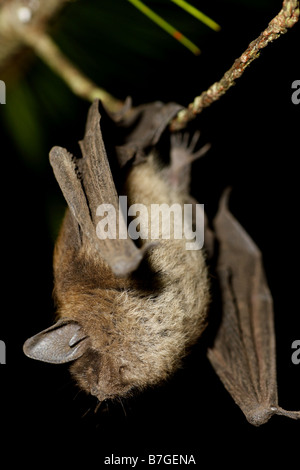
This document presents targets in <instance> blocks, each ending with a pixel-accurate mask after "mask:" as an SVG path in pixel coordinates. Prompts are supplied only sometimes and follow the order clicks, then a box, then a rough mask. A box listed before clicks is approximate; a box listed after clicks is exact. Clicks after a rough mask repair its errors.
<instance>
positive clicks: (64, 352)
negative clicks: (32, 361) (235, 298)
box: [25, 119, 209, 401]
mask: <svg viewBox="0 0 300 470" xmlns="http://www.w3.org/2000/svg"><path fill="white" fill-rule="evenodd" d="M98 121H99V119H98ZM83 146H84V143H83V144H82V148H83ZM86 158H89V157H86ZM64 162H65V163H64ZM51 163H52V165H53V167H54V171H56V174H58V180H59V179H60V177H61V174H62V173H63V174H64V175H65V173H67V171H69V169H70V168H71V170H72V168H73V167H72V165H73V164H74V159H70V158H69V155H68V154H67V153H66V152H65V151H64V150H63V149H57V148H56V149H55V150H54V151H53V154H52V157H51ZM98 163H99V165H100V168H99V171H100V172H101V171H104V169H103V168H104V167H103V168H101V161H99V162H98ZM76 164H78V165H80V172H81V177H82V186H83V189H84V190H85V194H86V197H87V200H88V202H89V209H90V211H89V212H90V214H91V218H92V222H93V227H94V228H95V226H96V222H97V218H96V217H95V210H94V209H95V207H96V199H95V204H94V206H93V202H92V198H91V197H90V198H89V196H90V194H92V193H91V191H92V190H93V192H95V191H96V190H95V186H96V185H97V181H96V182H92V183H93V184H92V183H91V181H90V178H91V175H90V174H88V170H87V168H88V167H87V165H88V163H85V162H84V161H83V163H82V162H80V161H78V162H76ZM68 165H69V166H68ZM84 165H86V168H85V167H84ZM73 166H74V165H73ZM57 168H58V170H57ZM71 170H70V173H67V174H68V175H71V176H69V177H68V180H67V181H65V179H64V180H63V182H62V183H60V185H61V187H62V190H63V192H64V194H65V197H66V199H67V201H68V204H69V207H70V209H68V211H67V214H66V216H65V219H64V222H63V225H62V228H61V232H60V235H59V238H58V240H57V244H56V247H55V255H54V281H55V287H54V294H55V300H56V304H57V317H58V318H57V320H58V322H57V323H56V325H54V326H53V327H50V328H49V329H48V330H45V331H44V332H41V333H39V334H38V335H36V336H34V337H33V338H31V339H29V340H28V341H27V342H26V344H25V352H26V354H28V355H29V356H31V357H34V358H36V359H40V360H44V361H48V362H54V363H61V362H68V361H74V362H73V364H72V365H71V373H72V374H73V376H74V377H75V379H76V381H77V383H78V384H79V386H80V387H81V388H82V389H84V390H85V391H87V392H88V393H91V394H92V395H95V396H97V398H98V399H99V400H100V401H103V400H105V399H107V398H113V397H117V396H124V395H127V394H128V393H130V391H131V390H133V389H136V388H138V389H142V388H144V387H146V386H147V385H153V384H157V383H159V382H160V381H162V380H164V379H165V378H167V377H168V376H169V375H170V374H171V373H172V372H174V370H175V369H176V368H177V367H178V365H179V364H180V361H181V359H182V358H183V356H184V355H185V354H186V352H187V350H188V348H189V346H191V345H192V344H193V343H194V342H195V341H196V340H197V339H198V337H199V336H200V334H201V332H202V331H203V329H204V327H205V323H206V311H207V306H208V301H209V288H208V276H207V270H206V264H205V259H204V255H203V251H202V250H199V249H198V250H187V249H186V242H187V240H186V239H185V238H184V236H183V238H181V239H174V234H173V231H172V230H171V236H170V239H168V240H165V239H159V240H156V242H155V243H154V244H153V245H152V246H150V248H148V249H147V251H146V250H145V251H144V253H145V254H144V257H143V259H142V261H141V262H140V264H139V265H138V267H137V269H134V270H132V271H131V272H129V273H127V275H126V276H120V275H119V269H120V268H119V264H118V263H115V261H113V266H116V265H117V264H118V267H117V268H116V269H115V271H117V275H116V274H115V273H114V270H113V269H112V267H111V265H110V263H109V259H107V258H106V259H104V258H103V256H102V255H101V251H99V246H100V250H101V243H102V242H103V243H104V241H103V240H96V238H95V237H94V235H92V234H91V231H89V230H86V229H85V226H86V225H87V221H86V219H83V216H82V212H83V209H82V205H81V206H79V205H77V199H76V200H74V187H77V186H76V185H77V180H76V181H75V180H74V184H73V183H70V180H71V181H72V179H73V176H72V175H73V173H71ZM72 171H73V170H72ZM172 171H173V169H172V166H171V167H170V169H169V176H170V177H169V176H168V171H166V169H164V170H163V169H161V168H160V167H159V166H157V164H156V161H155V157H154V155H150V156H149V157H148V158H147V159H146V160H145V161H144V162H143V163H139V164H138V165H135V166H132V167H131V169H130V170H129V172H128V175H127V178H126V180H125V185H124V193H125V194H126V195H127V197H128V206H130V205H132V204H135V203H139V204H143V205H144V206H145V207H147V208H148V209H149V214H150V206H151V205H152V204H162V203H166V204H168V205H172V204H173V203H178V204H180V205H181V207H183V204H184V203H186V202H187V196H188V194H187V193H186V192H185V191H184V190H183V188H182V178H180V177H179V179H178V178H175V179H174V175H173V174H172ZM176 171H177V169H176ZM182 174H183V179H184V181H186V175H185V172H183V173H182ZM94 177H95V175H94V176H93V178H94ZM64 178H65V177H64ZM177 179H178V181H177ZM174 181H175V183H174ZM179 183H180V184H179ZM70 184H71V190H69V186H68V185H70ZM105 184H106V183H104V187H105ZM91 188H92V189H91ZM75 189H76V188H75ZM102 189H103V188H102ZM78 191H80V189H79V186H78ZM93 194H94V193H93ZM76 197H77V196H76ZM71 199H72V201H71ZM100 199H101V198H100ZM104 199H105V194H104ZM70 201H71V202H70ZM82 201H83V199H82ZM99 202H106V203H111V202H112V201H111V200H106V201H105V200H103V201H102V200H99ZM81 204H82V203H81ZM84 217H86V216H84ZM82 220H83V222H81V221H82ZM154 222H156V221H154V220H151V219H150V224H149V220H146V219H145V220H141V219H140V227H139V231H140V233H141V244H142V246H141V249H140V250H137V251H139V252H140V251H142V250H143V246H146V245H147V246H149V242H150V243H151V231H149V225H150V227H151V224H152V223H154ZM175 223H176V219H175ZM180 223H181V222H180ZM190 224H192V221H190ZM146 231H148V239H146V240H143V234H145V236H146ZM183 235H184V234H183ZM160 236H161V232H160ZM110 242H111V243H112V247H114V244H113V243H114V242H115V243H116V245H115V246H116V250H118V247H117V243H118V240H110ZM98 243H99V246H98ZM128 243H129V242H128ZM130 243H132V245H133V242H132V241H130ZM130 249H131V248H130ZM122 250H123V248H122V249H121V252H122V253H123V251H122ZM132 252H133V253H135V252H134V251H132ZM122 253H121V254H122ZM134 256H135V254H134ZM111 257H112V258H113V259H114V260H115V259H119V258H117V257H116V256H115V253H114V252H113V254H112V255H111ZM121 264H122V263H121ZM129 264H130V263H129ZM123 265H124V263H123V264H122V266H123Z"/></svg>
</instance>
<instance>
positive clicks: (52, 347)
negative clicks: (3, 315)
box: [23, 319, 89, 364]
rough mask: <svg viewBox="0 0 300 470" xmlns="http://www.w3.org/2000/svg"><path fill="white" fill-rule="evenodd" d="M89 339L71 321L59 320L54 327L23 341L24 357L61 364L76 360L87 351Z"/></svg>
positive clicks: (79, 327)
mask: <svg viewBox="0 0 300 470" xmlns="http://www.w3.org/2000/svg"><path fill="white" fill-rule="evenodd" d="M88 343H89V338H88V336H87V335H86V334H84V332H83V331H82V329H81V326H80V325H79V324H78V323H77V322H74V321H73V320H68V319H64V320H59V321H58V322H57V323H55V325H53V326H51V327H50V328H47V329H46V330H43V331H41V332H40V333H38V334H36V335H35V336H32V337H31V338H29V339H27V341H25V343H24V346H23V351H24V353H25V354H26V356H28V357H30V358H32V359H37V360H38V361H43V362H50V363H52V364H63V363H65V362H70V361H74V360H75V359H78V358H79V357H80V356H82V354H83V353H84V352H85V350H86V349H87V346H88Z"/></svg>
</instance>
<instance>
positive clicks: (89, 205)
mask: <svg viewBox="0 0 300 470" xmlns="http://www.w3.org/2000/svg"><path fill="white" fill-rule="evenodd" d="M80 146H81V150H82V154H83V158H81V159H76V158H75V157H74V156H72V155H71V154H69V153H68V152H67V150H65V149H63V148H61V147H54V148H53V149H52V150H51V152H50V162H51V165H52V167H53V170H54V174H55V177H56V179H57V181H58V183H59V185H60V188H61V190H62V192H63V195H64V197H65V199H66V201H67V203H68V206H69V208H70V210H71V212H72V214H73V216H74V217H75V219H76V221H77V222H78V224H79V226H80V227H81V230H82V232H83V233H84V234H85V235H86V236H87V237H88V238H89V240H90V242H91V244H92V246H93V247H94V248H96V249H97V250H98V251H99V252H100V254H101V256H102V258H103V259H104V260H105V261H107V263H108V264H109V265H110V267H111V268H112V270H113V272H114V273H115V274H116V275H118V276H126V275H127V274H129V273H130V272H132V271H133V270H134V269H136V268H137V266H138V265H139V263H140V262H141V260H142V258H143V250H139V249H138V248H137V247H136V245H135V244H134V242H133V241H132V240H131V239H130V238H129V237H128V236H126V235H125V236H124V233H125V231H126V230H127V228H126V226H125V221H124V219H123V215H122V213H120V212H121V211H120V209H119V199H118V194H117V191H116V187H115V184H114V180H113V177H112V173H111V170H110V166H109V162H108V159H107V155H106V151H105V147H104V143H103V139H102V134H101V130H100V113H99V110H98V102H97V101H95V102H94V103H93V104H92V106H91V107H90V110H89V114H88V119H87V124H86V132H85V136H84V139H83V140H82V141H81V142H80ZM78 168H80V171H78ZM102 204H109V205H110V207H113V209H114V211H113V212H111V213H110V212H108V214H111V215H113V216H114V219H113V220H112V221H111V224H109V223H108V225H107V226H108V228H109V227H113V226H116V230H115V233H116V236H115V237H114V236H113V234H109V236H108V237H107V238H101V239H99V238H98V236H97V233H96V223H97V208H98V207H99V206H101V205H102ZM109 216H110V215H108V217H109ZM121 225H122V227H121ZM119 227H121V229H122V233H123V235H122V236H124V238H121V237H119Z"/></svg>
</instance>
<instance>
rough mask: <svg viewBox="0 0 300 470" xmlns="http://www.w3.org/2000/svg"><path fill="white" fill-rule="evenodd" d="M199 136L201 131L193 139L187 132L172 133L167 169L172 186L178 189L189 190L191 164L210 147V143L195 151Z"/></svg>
mask: <svg viewBox="0 0 300 470" xmlns="http://www.w3.org/2000/svg"><path fill="white" fill-rule="evenodd" d="M199 138H200V132H199V131H196V132H195V133H194V135H193V136H192V138H191V139H190V135H189V133H187V132H185V133H183V134H182V133H175V134H172V135H171V151H170V165H169V167H168V169H167V178H168V180H169V183H170V184H171V186H173V187H175V188H176V189H180V190H184V191H187V192H188V191H189V185H190V169H191V164H192V163H193V162H194V161H195V160H197V159H198V158H201V157H202V156H203V155H205V154H206V152H207V151H208V150H209V149H210V144H206V145H204V146H203V147H201V148H200V149H199V150H197V151H195V148H196V145H197V143H198V141H199Z"/></svg>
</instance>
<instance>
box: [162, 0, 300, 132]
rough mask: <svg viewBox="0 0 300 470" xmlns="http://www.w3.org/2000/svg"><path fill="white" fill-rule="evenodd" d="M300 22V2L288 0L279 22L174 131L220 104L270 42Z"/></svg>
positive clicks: (184, 113)
mask: <svg viewBox="0 0 300 470" xmlns="http://www.w3.org/2000/svg"><path fill="white" fill-rule="evenodd" d="M298 19H299V1H297V0H285V1H284V2H283V5H282V9H281V10H280V12H279V13H278V15H277V16H275V18H273V19H272V21H270V23H269V25H268V27H267V28H266V29H265V30H264V31H263V32H262V33H261V34H260V35H259V36H258V38H257V39H255V40H254V41H252V42H251V43H250V44H249V46H248V48H247V49H246V50H245V52H244V53H243V54H242V55H241V56H240V57H239V58H238V59H236V61H235V62H234V64H233V65H232V67H231V68H230V69H229V70H228V71H227V72H226V73H225V74H224V75H223V77H222V78H221V80H220V81H219V82H216V83H214V84H213V85H211V86H210V87H209V88H208V90H206V91H204V92H203V93H202V94H201V95H200V96H197V97H196V98H195V99H194V101H193V102H192V103H190V104H189V106H188V107H187V108H185V109H182V110H181V111H179V113H178V114H177V116H176V117H175V118H174V119H173V121H172V122H171V124H170V130H171V131H177V130H180V129H183V128H184V127H185V126H186V124H187V123H188V122H189V121H191V120H192V119H194V118H195V117H196V115H197V114H199V113H201V111H202V110H203V109H204V108H207V107H208V106H210V105H211V104H212V103H213V102H214V101H216V100H218V99H219V98H220V97H221V96H222V95H224V94H225V93H226V91H227V90H228V89H229V88H230V87H232V86H233V85H234V84H235V80H236V79H237V78H239V77H241V75H242V74H243V73H244V71H245V69H246V68H247V67H248V66H249V65H250V64H251V62H253V60H255V59H257V57H259V55H260V50H261V49H263V48H264V47H266V46H267V45H268V44H269V43H270V42H272V41H274V40H275V39H277V38H279V37H280V36H281V35H282V34H284V33H286V32H287V31H288V29H289V28H291V27H292V26H294V24H295V23H296V22H297V21H298Z"/></svg>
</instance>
